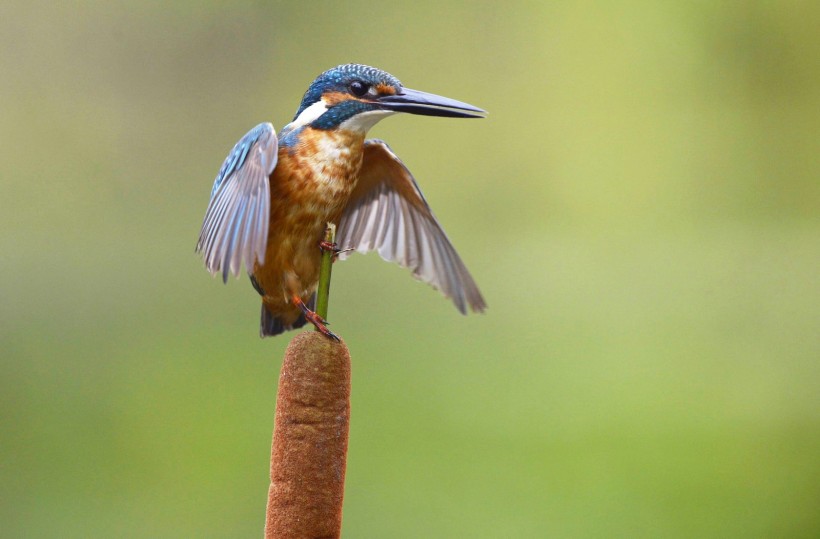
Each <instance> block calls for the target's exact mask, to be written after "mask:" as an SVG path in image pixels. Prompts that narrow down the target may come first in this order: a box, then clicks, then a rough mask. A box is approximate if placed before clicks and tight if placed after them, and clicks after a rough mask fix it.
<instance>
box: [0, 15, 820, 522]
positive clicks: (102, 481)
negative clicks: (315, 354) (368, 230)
mask: <svg viewBox="0 0 820 539" xmlns="http://www.w3.org/2000/svg"><path fill="white" fill-rule="evenodd" d="M818 28H820V4H818V3H815V2H717V3H715V2H677V3H673V2H664V3H653V2H620V3H609V2H602V3H586V2H585V3H574V2H572V3H570V2H556V3H546V2H540V3H538V2H511V3H499V4H497V5H492V4H483V5H481V4H475V5H471V4H467V3H446V2H428V1H419V2H405V3H403V4H401V5H396V6H392V7H391V6H390V5H388V4H383V3H379V4H373V3H370V2H344V3H339V2H314V3H307V2H303V3H295V2H293V3H286V2H242V3H238V2H176V3H167V2H156V1H143V2H130V3H129V2H126V3H115V2H76V3H71V2H64V3H56V2H36V1H35V2H20V1H12V2H5V3H3V4H2V5H0V73H2V76H0V118H2V120H1V121H0V171H2V181H1V182H0V209H1V210H2V211H0V224H1V225H2V226H0V250H2V257H0V268H2V279H1V280H0V305H1V306H0V339H1V340H0V344H1V345H2V356H1V357H0V403H2V404H1V405H0V429H1V430H0V449H2V467H0V474H2V477H1V478H0V496H1V497H2V498H1V499H2V503H0V522H2V524H0V527H2V535H3V536H5V537H45V536H49V537H55V536H57V537H169V538H171V537H258V536H260V535H261V533H262V528H263V523H264V508H265V498H266V493H267V486H268V477H267V473H268V458H269V447H270V437H271V427H272V422H273V413H274V403H275V398H276V395H275V392H276V383H277V378H278V372H279V367H280V364H281V358H282V353H283V350H284V347H285V346H286V344H287V341H288V339H289V338H290V337H291V336H292V335H293V334H289V335H288V336H287V337H286V338H276V339H269V340H264V341H262V340H260V339H259V338H258V337H257V331H258V316H259V301H258V297H257V295H256V293H255V292H254V291H253V290H252V289H251V287H250V285H249V284H248V282H247V280H246V279H242V280H241V281H239V282H236V281H233V282H230V283H229V285H228V286H223V285H222V284H221V283H220V282H219V281H218V280H214V279H211V277H210V276H209V275H208V273H207V272H206V271H205V270H204V269H203V267H202V263H201V261H200V260H199V259H197V257H196V256H195V255H194V253H193V248H194V244H195V242H196V238H197V234H198V231H199V227H200V224H201V219H202V216H203V215H204V211H205V207H206V205H207V202H208V195H209V192H210V188H211V182H212V181H213V177H214V176H215V175H216V172H217V170H218V168H219V166H220V164H221V162H222V160H223V158H224V157H225V156H226V155H227V152H228V151H229V150H230V148H231V146H232V145H233V144H234V142H235V141H236V140H237V139H238V138H239V137H240V136H241V135H243V134H244V133H245V132H246V131H247V130H248V129H249V128H250V127H252V126H254V125H256V124H257V123H259V122H261V121H272V122H273V123H274V125H275V126H276V127H277V128H281V127H282V126H283V125H284V124H285V123H287V122H288V121H289V120H290V119H291V117H292V115H293V113H294V112H295V110H296V108H297V106H298V103H299V100H300V99H301V96H302V93H303V92H304V91H305V89H306V88H307V86H308V84H309V83H310V82H311V80H313V78H314V77H315V76H316V75H318V74H319V73H320V72H322V71H324V70H325V69H327V68H330V67H332V66H334V65H337V64H340V63H346V62H351V61H355V62H361V63H367V64H371V65H375V66H377V67H380V68H383V69H385V70H387V71H389V72H391V73H393V74H394V75H396V76H397V77H399V78H400V79H401V80H402V81H403V82H404V83H405V84H406V85H407V86H408V87H411V88H417V89H421V90H426V91H430V92H435V93H438V94H442V95H446V96H449V97H453V98H456V99H460V100H464V101H467V102H470V103H474V104H476V105H478V106H481V107H484V108H486V109H487V110H489V111H490V116H489V118H488V119H486V120H480V121H461V120H445V119H437V118H424V117H412V116H403V117H394V118H390V119H388V120H386V121H384V122H383V123H381V124H380V125H378V126H377V127H376V128H375V129H374V130H373V131H372V136H377V137H380V138H384V139H385V140H387V141H388V142H389V143H390V144H391V146H392V147H393V149H394V150H395V151H396V152H397V153H398V155H399V156H401V157H402V158H403V159H404V161H405V163H406V164H407V165H408V167H409V168H410V169H411V170H412V171H413V172H414V174H415V175H416V178H417V179H418V181H419V183H420V184H421V186H422V188H423V189H424V191H425V193H426V195H427V197H428V199H429V201H430V203H431V205H432V206H433V208H434V210H435V211H436V213H437V214H438V216H439V218H440V220H441V221H442V223H443V225H444V227H445V228H446V230H447V231H448V233H449V235H450V236H451V238H452V239H453V241H454V243H455V244H456V246H457V247H458V249H459V251H460V253H461V255H462V257H463V258H464V260H465V261H466V262H467V264H468V266H469V267H470V269H471V270H472V273H473V275H474V276H475V278H476V280H477V281H478V282H479V284H480V285H481V287H482V289H483V292H484V295H485V297H486V299H487V301H488V303H489V305H490V309H489V311H488V312H487V313H486V314H485V315H483V316H470V317H467V318H464V317H461V316H460V315H458V313H457V312H456V311H455V309H453V307H452V305H451V304H450V303H449V302H448V301H445V300H443V299H442V298H441V297H440V296H439V295H438V294H437V293H436V292H435V291H433V290H431V289H429V288H428V287H426V286H424V285H422V284H420V283H417V282H415V281H414V280H413V279H411V278H410V277H409V275H408V273H407V271H405V270H403V269H401V268H398V267H395V266H391V265H388V264H385V263H384V262H382V261H381V260H380V259H379V257H378V256H377V255H369V256H366V257H363V256H357V257H354V258H353V259H352V260H350V261H348V262H344V263H341V264H337V265H336V267H335V272H334V282H333V295H332V301H331V306H330V318H331V320H332V321H333V322H334V324H333V328H334V329H335V330H336V331H338V332H339V333H340V334H341V335H343V336H344V337H345V339H346V341H347V343H348V345H349V347H350V349H351V352H352V355H353V368H354V372H353V413H352V427H351V442H350V456H349V463H348V475H347V488H346V498H345V517H344V534H345V536H347V537H527V538H529V537H534V538H537V537H682V538H683V537H687V538H688V537H817V536H818V535H820V511H818V507H820V361H818V360H819V359H820V338H818V327H820V308H819V307H818V304H820V280H819V279H818V273H819V270H820V182H819V181H818V180H819V179H820V127H819V126H820V63H818V58H820V34H818V30H817V29H818Z"/></svg>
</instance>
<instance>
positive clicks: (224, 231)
mask: <svg viewBox="0 0 820 539" xmlns="http://www.w3.org/2000/svg"><path fill="white" fill-rule="evenodd" d="M397 112H409V113H412V114H424V115H432V116H449V117H460V118H475V117H481V116H482V115H483V114H484V111H482V110H481V109H478V108H476V107H473V106H472V105H468V104H466V103H462V102H460V101H455V100H452V99H448V98H444V97H440V96H436V95H433V94H428V93H425V92H419V91H416V90H410V89H408V88H404V87H403V86H402V85H401V83H400V82H399V81H398V80H397V79H396V78H395V77H393V76H392V75H390V74H388V73H385V72H384V71H380V70H378V69H375V68H371V67H367V66H362V65H359V64H346V65H343V66H338V67H336V68H334V69H331V70H329V71H326V72H325V73H323V74H322V75H320V76H319V77H318V78H317V79H316V80H315V81H314V82H313V83H312V84H311V86H310V88H309V89H308V91H307V92H306V93H305V96H304V98H303V99H302V103H301V105H300V108H299V110H298V111H297V113H296V116H295V117H294V119H293V121H292V122H291V123H290V124H288V125H287V126H285V128H284V129H282V131H281V132H280V134H279V137H277V136H276V134H275V132H274V131H273V126H272V125H271V124H268V123H265V124H260V125H258V126H257V127H255V128H254V129H252V130H251V131H250V132H249V133H248V134H247V135H245V137H243V138H242V139H241V140H240V141H239V142H238V143H237V144H236V146H235V147H234V149H233V150H232V151H231V153H230V155H229V156H228V158H227V159H226V160H225V163H224V164H223V165H222V168H221V169H220V171H219V174H218V175H217V178H216V181H215V182H214V187H213V190H212V193H211V202H210V204H209V206H208V211H207V213H206V215H205V221H204V223H203V225H202V231H201V232H200V237H199V242H198V244H197V250H198V251H200V252H202V253H203V254H204V257H205V266H206V267H207V268H208V269H209V270H210V271H211V272H212V273H222V276H223V279H224V280H227V276H228V274H229V273H233V274H234V275H239V271H240V266H241V265H242V264H244V265H245V267H246V268H247V269H248V271H249V273H250V276H251V281H252V283H253V285H254V287H255V288H256V290H257V291H258V292H259V294H260V295H261V296H262V321H261V326H260V333H261V335H262V336H263V337H264V336H268V335H276V334H278V333H281V332H283V331H285V330H287V329H292V328H296V327H300V326H302V325H304V324H305V323H307V322H311V323H313V324H314V325H316V327H317V328H318V329H319V330H320V331H322V332H323V333H324V334H325V335H327V336H329V337H333V338H335V335H333V333H331V332H330V331H328V330H327V328H326V327H325V325H324V324H325V322H324V321H323V320H322V319H321V318H320V317H318V316H317V315H316V314H315V313H314V312H313V310H312V305H313V303H314V299H315V295H314V294H315V292H316V287H317V285H318V279H319V266H320V259H321V249H320V241H321V239H322V236H323V231H324V229H325V226H326V224H327V223H328V222H331V223H336V224H338V236H337V242H338V246H339V247H340V248H341V249H342V250H355V251H358V252H368V251H373V250H376V251H378V252H379V254H380V255H381V256H382V257H383V258H385V259H386V260H390V261H394V262H397V263H399V264H401V265H402V266H405V267H408V268H410V269H411V271H412V272H413V275H414V276H416V277H417V278H419V279H421V280H423V281H426V282H428V283H430V284H431V285H433V286H435V287H436V288H438V289H440V290H441V291H442V292H443V293H444V294H445V295H446V296H447V297H450V298H451V299H452V300H453V302H454V303H455V305H456V307H457V308H458V309H459V310H460V311H461V312H462V313H466V311H467V308H468V307H469V308H470V309H472V310H474V311H477V312H481V311H483V310H484V309H485V303H484V299H483V298H482V297H481V293H480V292H479V291H478V287H477V286H476V284H475V282H474V281H473V279H472V277H471V276H470V273H469V272H468V271H467V268H466V267H465V266H464V263H463V262H462V261H461V258H460V257H459V256H458V254H457V253H456V251H455V248H454V247H453V245H452V243H451V242H450V240H449V239H448V238H447V236H446V234H445V233H444V231H443V230H442V229H441V226H440V225H439V223H438V221H437V220H436V218H435V216H434V215H433V213H432V211H431V210H430V207H429V206H428V205H427V202H426V200H425V199H424V196H423V195H422V193H421V190H420V189H419V187H418V185H417V184H416V182H415V180H414V179H413V177H412V175H411V174H410V172H409V171H408V170H407V168H406V167H405V166H404V165H403V164H402V163H401V161H400V160H399V158H398V157H396V155H395V154H394V153H393V152H392V151H391V150H390V148H389V147H388V146H387V145H386V144H385V143H384V142H381V141H378V140H365V135H366V133H367V130H368V129H369V128H370V127H372V126H373V125H375V123H376V122H378V121H379V120H380V119H381V118H384V117H386V116H389V115H391V114H395V113H397ZM345 256H346V255H345V254H344V253H342V254H341V255H340V258H344V257H345Z"/></svg>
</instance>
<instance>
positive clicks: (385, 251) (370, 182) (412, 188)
mask: <svg viewBox="0 0 820 539" xmlns="http://www.w3.org/2000/svg"><path fill="white" fill-rule="evenodd" d="M336 243H337V244H338V245H339V247H340V248H342V249H354V250H356V251H358V252H360V253H366V252H369V251H378V253H379V255H381V257H382V258H384V259H385V260H387V261H390V262H396V263H398V264H399V265H401V266H404V267H406V268H410V270H411V271H412V272H413V275H414V276H415V277H416V278H418V279H420V280H422V281H424V282H426V283H429V284H430V285H432V286H434V287H435V288H437V289H439V290H441V292H442V293H443V294H444V295H445V296H447V297H449V298H450V299H452V301H453V303H455V306H456V308H458V310H459V311H461V312H462V313H466V312H467V307H468V306H469V307H470V309H472V310H473V311H476V312H482V311H484V309H486V307H487V306H486V304H485V303H484V298H482V297H481V292H479V290H478V286H476V284H475V281H473V278H472V276H471V275H470V272H469V271H467V267H466V266H465V265H464V262H462V261H461V258H460V257H459V256H458V253H457V252H456V250H455V248H454V247H453V244H452V243H450V240H449V239H448V238H447V234H445V233H444V230H442V228H441V225H440V224H439V223H438V221H437V220H436V217H435V216H434V215H433V212H432V211H431V210H430V206H429V205H428V204H427V201H426V200H425V199H424V195H423V194H422V193H421V190H420V189H419V186H418V184H416V181H415V180H414V179H413V176H412V175H411V174H410V171H409V170H407V168H406V167H405V166H404V164H403V163H402V162H401V160H399V158H398V157H396V154H394V153H393V151H392V150H391V149H390V148H389V147H388V146H387V144H385V143H384V142H383V141H380V140H368V141H366V142H365V145H364V159H363V162H362V170H361V173H360V176H359V182H358V184H357V185H356V189H355V190H354V191H353V194H352V195H351V199H350V202H349V203H348V205H347V207H346V208H345V210H344V213H343V214H342V217H341V219H340V220H339V226H338V230H337V238H336ZM341 256H342V258H344V257H345V254H344V253H342V254H341Z"/></svg>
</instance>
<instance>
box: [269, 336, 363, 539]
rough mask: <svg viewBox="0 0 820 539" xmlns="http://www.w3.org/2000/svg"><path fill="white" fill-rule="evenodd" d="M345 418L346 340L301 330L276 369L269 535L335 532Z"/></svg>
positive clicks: (292, 538)
mask: <svg viewBox="0 0 820 539" xmlns="http://www.w3.org/2000/svg"><path fill="white" fill-rule="evenodd" d="M349 425H350V353H349V352H348V349H347V346H345V344H344V342H333V341H331V340H330V339H328V338H327V337H325V336H324V335H321V334H320V333H315V332H305V333H300V334H299V335H297V336H296V337H295V338H294V339H293V340H292V341H291V342H290V344H289V345H288V348H287V350H286V351H285V360H284V362H283V364H282V372H281V374H280V375H279V393H278V396H277V399H276V419H275V423H274V430H273V444H272V447H271V463H270V480H271V484H270V489H269V490H268V509H267V518H266V522H265V537H266V538H268V539H270V538H277V539H280V538H287V539H295V538H311V539H312V538H318V537H322V538H333V537H339V536H340V534H341V529H342V500H343V498H344V480H345V467H346V462H347V438H348V430H349Z"/></svg>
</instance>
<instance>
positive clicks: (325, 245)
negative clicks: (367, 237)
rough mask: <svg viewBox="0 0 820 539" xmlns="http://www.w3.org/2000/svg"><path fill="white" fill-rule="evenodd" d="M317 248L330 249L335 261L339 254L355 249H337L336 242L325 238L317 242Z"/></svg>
mask: <svg viewBox="0 0 820 539" xmlns="http://www.w3.org/2000/svg"><path fill="white" fill-rule="evenodd" d="M319 249H321V250H322V252H325V251H330V252H331V253H333V262H336V259H337V258H338V257H339V255H340V254H342V253H349V252H351V251H355V249H339V246H338V245H337V244H336V242H332V241H325V240H322V241H320V242H319Z"/></svg>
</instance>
